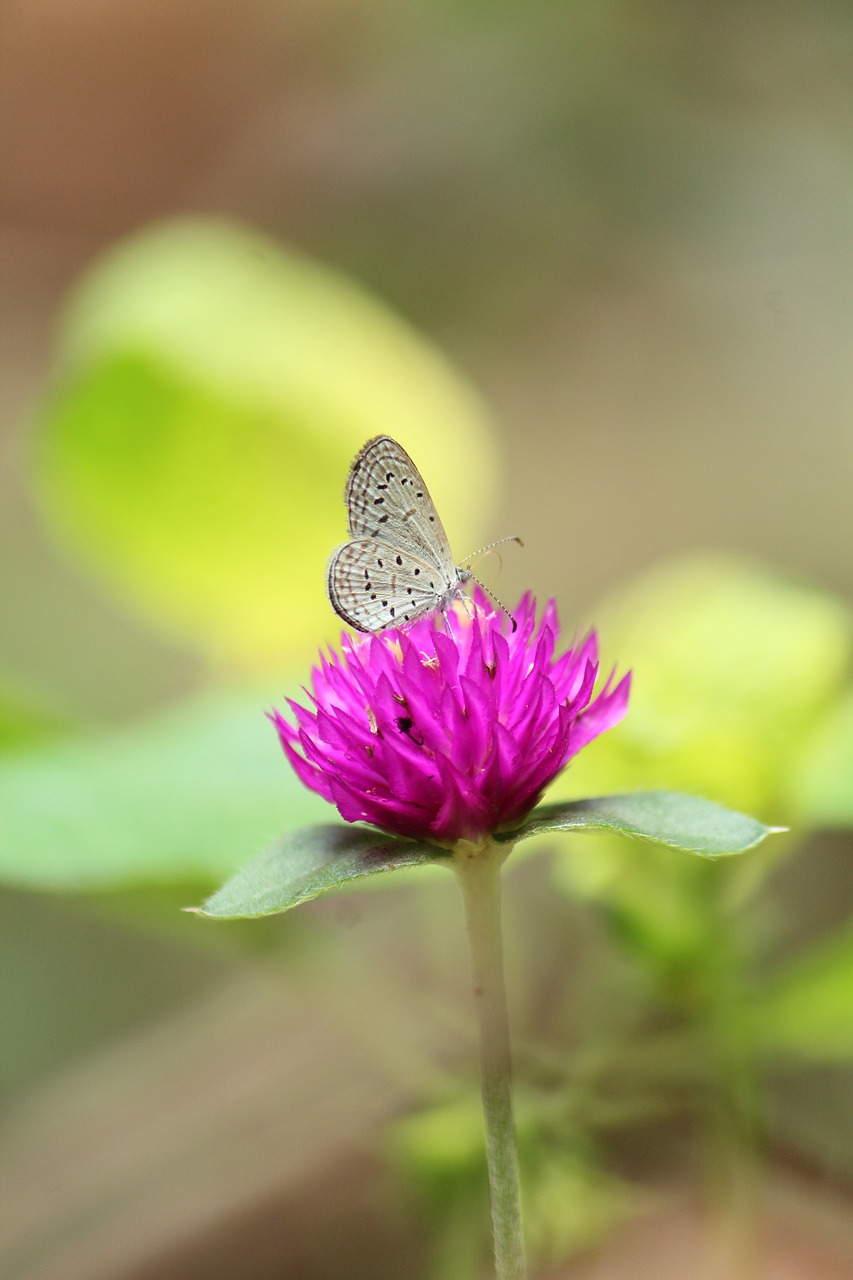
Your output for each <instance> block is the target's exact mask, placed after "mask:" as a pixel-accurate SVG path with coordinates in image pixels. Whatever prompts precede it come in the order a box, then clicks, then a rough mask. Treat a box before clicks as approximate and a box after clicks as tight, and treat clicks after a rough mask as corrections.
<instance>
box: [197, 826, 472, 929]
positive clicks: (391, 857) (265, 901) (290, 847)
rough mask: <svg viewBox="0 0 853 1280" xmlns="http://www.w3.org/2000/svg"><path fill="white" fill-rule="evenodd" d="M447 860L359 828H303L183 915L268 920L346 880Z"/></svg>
mask: <svg viewBox="0 0 853 1280" xmlns="http://www.w3.org/2000/svg"><path fill="white" fill-rule="evenodd" d="M449 857H450V855H449V854H447V853H443V852H442V851H441V850H440V849H435V848H432V847H431V846H430V845H425V844H416V843H415V842H414V841H410V840H394V839H392V838H391V837H389V836H383V835H380V834H379V832H377V831H369V830H366V829H365V828H364V827H341V826H333V825H331V824H329V825H326V826H320V827H309V828H308V830H307V831H293V832H291V833H290V834H289V835H286V836H282V838H281V839H280V840H276V842H275V844H272V845H270V847H269V848H268V849H265V850H264V852H263V853H262V854H260V855H259V856H258V857H257V858H255V859H254V860H253V861H252V862H250V863H248V864H247V865H246V866H245V867H243V868H242V869H241V870H240V871H238V872H237V874H236V875H234V876H232V877H231V879H230V880H229V881H228V882H227V883H226V884H224V885H223V886H222V888H221V889H219V890H218V891H217V892H216V893H215V894H213V896H212V897H211V898H208V900H207V902H205V904H204V906H203V907H200V908H189V909H190V910H195V911H196V913H197V914H198V915H204V916H215V917H216V918H218V919H221V920H236V919H245V918H247V917H257V916H269V915H274V914H275V913H276V912H278V911H289V910H290V908H291V907H297V906H299V904H300V903H301V902H308V901H309V900H310V899H311V898H316V897H317V896H318V895H319V894H321V893H328V892H329V890H330V889H338V888H340V886H341V885H344V884H347V883H349V881H350V880H359V879H362V878H363V877H364V876H375V875H380V874H382V873H383V872H386V871H397V870H399V869H400V868H402V867H422V866H426V865H428V864H435V863H441V862H447V861H448V860H449Z"/></svg>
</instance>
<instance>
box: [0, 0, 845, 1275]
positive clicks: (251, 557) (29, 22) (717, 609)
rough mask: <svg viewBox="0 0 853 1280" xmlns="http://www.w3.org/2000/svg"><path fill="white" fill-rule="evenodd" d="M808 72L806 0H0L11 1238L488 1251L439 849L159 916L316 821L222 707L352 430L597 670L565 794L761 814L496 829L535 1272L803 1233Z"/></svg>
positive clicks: (781, 1253) (823, 1005)
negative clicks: (594, 733)
mask: <svg viewBox="0 0 853 1280" xmlns="http://www.w3.org/2000/svg"><path fill="white" fill-rule="evenodd" d="M851 120H853V11H851V10H850V8H849V7H848V6H846V5H844V4H841V3H829V2H828V0H827V2H825V3H824V2H821V3H817V4H815V3H808V4H806V3H805V2H804V0H789V2H787V3H784V4H777V5H769V4H767V3H766V0H745V2H742V3H738V4H730V3H725V2H723V3H719V4H717V5H713V6H708V5H707V4H699V3H695V2H693V3H691V2H687V3H681V4H674V3H667V2H666V0H663V2H655V3H652V2H650V0H635V2H634V3H628V2H627V0H623V2H621V3H616V2H612V3H606V2H604V3H600V4H596V5H584V4H579V3H559V2H557V0H550V2H547V0H534V2H533V3H527V4H517V3H512V2H511V0H503V2H501V3H495V4H491V5H485V4H479V3H473V2H471V3H464V2H463V0H439V2H438V3H435V2H433V3H425V2H424V3H417V2H414V3H410V4H406V5H400V4H392V3H390V2H389V0H362V3H357V4H356V3H352V0H314V3H312V4H310V5H308V4H297V3H293V2H290V0H243V2H242V3H240V4H236V3H230V2H227V0H208V2H207V3H205V4H201V3H196V0H171V2H170V3H162V2H161V0H129V2H127V3H124V4H122V5H121V6H118V7H117V6H115V5H114V4H111V3H108V2H107V0H26V3H25V2H24V0H5V3H4V4H3V5H2V6H0V333H1V334H2V342H0V600H2V602H3V603H2V607H0V750H2V755H0V874H2V877H3V883H4V890H3V893H2V897H0V918H1V920H2V923H0V992H2V1002H3V1007H2V1025H3V1028H4V1030H3V1035H2V1038H0V1039H2V1043H0V1091H2V1101H3V1119H2V1126H3V1141H2V1143H0V1179H2V1182H3V1188H4V1191H3V1195H2V1196H0V1206H2V1207H0V1271H2V1273H3V1274H4V1275H6V1274H8V1275H10V1276H13V1277H18V1278H20V1280H53V1278H54V1277H56V1280H60V1278H61V1280H75V1278H76V1277H80V1278H81V1280H83V1277H85V1278H86V1280H108V1278H109V1280H114V1278H119V1277H120V1278H121V1280H143V1278H144V1280H155V1278H156V1280H165V1278H166V1277H173V1276H174V1277H177V1276H181V1277H193V1276H196V1275H198V1276H201V1275H204V1276H206V1277H210V1276H222V1277H226V1276H232V1275H234V1274H241V1275H249V1276H252V1277H256V1278H257V1280H265V1278H266V1277H301V1278H304V1280H313V1278H314V1277H320V1276H323V1277H330V1276H337V1275H340V1276H347V1277H351V1278H353V1280H358V1277H360V1276H364V1277H368V1276H370V1277H375V1276H379V1275H381V1276H385V1275H388V1276H396V1275H400V1276H424V1277H429V1280H465V1278H467V1277H473V1276H476V1275H478V1274H481V1273H483V1272H484V1268H485V1266H486V1261H485V1260H486V1259H487V1245H486V1243H485V1241H484V1237H483V1233H482V1228H483V1226H484V1224H485V1218H484V1212H485V1210H484V1201H483V1185H482V1166H481V1156H480V1148H479V1142H480V1133H479V1120H478V1115H477V1105H478V1104H477V1098H476V1092H475V1084H474V1075H473V1070H474V1068H473V1062H474V1045H473V1040H472V1029H471V1027H470V1025H469V1021H468V1017H467V1013H468V1006H467V990H466V973H465V956H464V949H463V942H462V938H461V932H462V930H461V913H460V911H459V909H458V904H457V903H456V902H455V899H454V896H453V886H452V885H451V886H448V885H445V884H444V883H443V880H442V878H441V877H438V878H433V877H422V878H421V880H420V881H418V882H417V883H415V882H411V881H408V880H407V879H406V878H405V877H403V878H401V882H400V886H399V888H395V887H393V886H392V887H390V888H385V889H383V890H381V891H370V892H367V891H364V892H359V893H352V894H348V895H347V896H346V897H341V898H339V899H335V900H329V901H323V902H318V903H315V904H313V905H312V906H310V907H308V908H306V909H305V910H304V911H303V913H301V914H300V913H296V914H295V915H294V916H293V917H290V916H288V917H283V918H281V919H277V920H273V921H266V922H258V923H257V924H255V925H252V926H251V927H249V926H246V927H245V928H244V927H242V926H233V927H232V926H222V925H212V924H205V923H203V922H201V921H198V920H194V919H192V918H190V917H188V916H182V915H181V914H180V913H179V911H178V908H179V906H181V905H184V904H186V903H189V902H196V901H199V900H200V897H201V896H203V894H204V893H205V892H207V891H209V890H210V889H211V888H213V887H214V886H215V885H216V883H217V882H218V880H219V878H221V876H222V875H223V874H226V873H227V872H228V871H230V870H232V869H234V868H236V867H237V866H239V865H240V864H241V862H243V861H244V860H246V858H248V857H249V856H251V855H252V853H254V852H255V851H256V850H257V849H258V848H259V847H261V845H262V844H263V843H264V842H265V841H266V840H268V839H270V838H272V837H273V836H275V835H276V834H278V833H279V832H280V831H282V830H286V829H288V828H289V827H296V826H298V825H300V824H302V823H305V822H308V821H312V820H316V819H317V818H318V817H324V816H326V815H325V814H324V811H323V808H322V806H320V805H318V804H316V803H314V802H313V800H312V797H310V796H304V795H302V794H301V793H300V792H299V791H298V789H297V787H296V784H295V783H294V781H293V780H292V779H291V778H290V777H289V775H288V774H287V772H286V767H285V765H284V762H283V761H282V760H281V759H280V757H279V755H278V751H277V747H276V744H275V741H274V738H273V735H272V734H271V732H270V730H269V728H268V726H267V725H266V722H265V721H264V719H263V714H262V712H263V709H264V708H265V707H268V706H269V705H270V704H271V702H272V701H273V700H280V699H281V698H282V697H283V695H284V693H285V692H290V691H292V690H293V689H294V688H296V687H297V686H298V685H299V683H300V682H301V681H302V680H304V679H305V678H306V673H307V671H308V668H309V666H310V663H311V661H312V656H313V654H314V653H315V651H316V648H317V645H318V644H319V643H321V642H322V641H324V640H333V639H334V637H335V635H336V634H337V630H338V629H337V626H336V623H335V619H334V617H333V616H332V614H331V611H330V610H329V608H328V605H327V604H326V602H325V598H324V592H323V571H324V566H325V560H326V556H327V554H328V551H329V550H330V549H331V547H332V546H333V545H334V544H335V543H336V542H337V541H339V540H340V539H341V538H342V536H343V533H344V516H345V513H344V510H343V506H342V503H341V489H342V484H343V480H344V478H345V475H346V469H347V466H348V463H349V461H350V459H351V457H352V456H353V454H354V453H355V451H356V449H357V448H358V447H359V445H360V444H361V443H362V442H363V441H364V439H366V438H367V437H368V436H369V435H371V434H375V433H377V432H381V431H388V432H390V433H391V434H394V435H395V436H397V437H398V438H399V439H400V440H401V441H402V442H403V443H404V444H405V445H406V446H407V447H408V448H409V449H410V450H411V452H412V453H413V454H414V455H415V458H416V460H417V461H418V463H419V465H421V468H422V470H423V471H424V473H425V476H426V478H427V480H428V482H429V484H430V487H431V489H432V491H433V492H434V494H435V496H436V499H437V502H438V505H439V507H440V509H441V511H442V513H443V515H444V517H445V523H446V525H447V527H448V531H449V533H450V536H451V540H452V542H453V545H454V548H455V550H456V551H457V553H458V554H459V555H462V554H464V553H466V552H468V551H469V550H472V549H474V547H476V546H478V545H481V544H482V543H485V542H487V541H489V540H491V539H492V538H497V537H500V536H502V535H504V534H514V533H519V534H521V535H523V537H524V542H525V545H524V548H523V549H521V550H519V549H516V548H514V547H510V548H509V549H507V550H506V551H505V552H504V553H503V555H502V557H501V558H500V560H496V559H494V558H491V557H490V558H488V559H486V560H484V561H483V562H482V563H481V572H482V574H483V576H484V577H485V579H486V580H487V581H488V583H489V584H490V585H491V586H492V587H493V588H494V590H495V591H496V592H497V593H498V594H499V595H500V597H501V598H502V599H505V600H506V601H507V602H510V603H511V602H512V601H514V600H516V599H517V598H518V596H519V594H520V592H521V591H522V590H523V589H525V588H526V587H532V588H533V589H534V590H535V591H536V592H537V593H538V594H539V595H540V596H543V597H544V596H548V595H555V596H556V597H557V598H558V600H559V602H560V607H561V613H562V617H563V621H564V625H565V626H566V629H567V631H568V632H569V633H571V632H572V631H573V630H574V629H575V628H582V627H584V626H588V625H590V623H592V622H595V623H597V624H598V626H599V627H600V630H601V633H602V641H603V644H604V648H605V651H606V653H607V654H608V657H609V658H610V659H612V660H614V661H615V660H618V661H619V662H620V663H621V664H622V665H623V666H624V665H631V666H633V667H634V669H635V672H636V675H635V699H634V709H633V711H632V715H631V716H630V717H629V719H628V720H627V721H626V722H625V724H624V726H622V727H620V729H619V730H617V731H615V732H614V733H613V734H612V735H610V737H609V738H608V739H606V740H602V742H601V743H600V744H597V745H596V746H595V747H594V748H593V749H591V751H590V752H589V756H588V759H585V760H583V761H581V762H579V764H578V766H577V768H573V769H572V770H571V771H570V773H569V775H567V778H566V779H565V781H564V782H562V783H561V784H560V787H561V788H562V792H563V793H564V794H583V793H584V791H586V792H591V791H596V790H604V789H608V788H610V789H616V788H620V787H622V788H631V787H637V786H670V787H680V788H683V789H686V790H690V791H694V792H697V793H701V794H705V795H708V796H709V797H710V798H712V799H717V800H720V801H721V802H724V803H727V804H730V805H734V806H736V807H740V808H743V809H746V810H749V811H752V812H755V813H756V814H757V815H758V816H760V817H762V818H764V819H766V820H769V821H772V822H775V823H779V824H789V825H791V827H792V828H793V830H792V834H791V835H790V836H788V837H785V838H784V839H780V840H778V841H777V842H776V846H775V847H773V848H771V847H770V845H768V846H767V849H766V851H764V850H762V851H761V852H760V853H758V854H755V855H748V856H747V857H746V858H744V859H743V860H742V861H741V862H740V863H739V865H738V866H737V867H732V868H729V867H726V868H718V867H712V868H708V867H705V866H699V867H695V866H693V865H692V864H690V865H689V866H688V865H687V864H686V863H684V862H683V861H680V860H679V859H677V858H676V857H675V856H674V855H672V854H667V855H666V856H664V855H663V854H658V853H656V852H655V851H651V852H650V851H649V850H645V849H643V848H641V847H639V846H636V845H628V846H626V847H623V846H622V845H619V844H617V843H614V842H608V841H607V840H605V839H603V838H601V839H592V838H584V839H583V840H578V841H576V842H570V841H566V842H565V843H564V845H561V846H560V847H559V849H555V850H553V851H550V849H546V850H543V852H545V853H547V854H548V856H543V857H540V858H534V859H530V860H527V859H525V860H519V865H518V867H517V869H516V870H515V871H513V872H512V874H511V877H510V880H509V882H508V891H507V898H508V908H507V909H508V920H507V938H508V948H509V964H510V976H511V984H512V993H511V995H512V1002H513V1022H514V1025H515V1029H516V1036H517V1046H518V1047H517V1087H518V1091H519V1123H520V1128H521V1134H522V1145H523V1149H524V1153H525V1155H524V1158H525V1190H526V1197H527V1210H528V1222H529V1230H530V1237H531V1241H530V1243H531V1252H532V1254H533V1255H534V1257H535V1258H536V1260H537V1267H538V1269H539V1270H540V1271H541V1273H542V1274H546V1273H547V1274H549V1275H558V1274H559V1275H563V1274H566V1275H573V1276H587V1275H589V1276H592V1275H595V1276H611V1275H613V1276H617V1275H618V1276H627V1275H631V1276H637V1275H642V1274H645V1272H644V1271H643V1268H644V1267H646V1268H647V1270H648V1274H650V1275H660V1274H662V1273H663V1274H666V1273H667V1268H668V1267H669V1268H670V1269H673V1273H675V1271H681V1273H683V1272H684V1269H685V1265H686V1264H685V1261H684V1260H685V1258H689V1259H690V1260H691V1262H690V1265H691V1267H693V1269H694V1270H693V1271H691V1274H694V1273H695V1274H702V1271H701V1268H705V1273H707V1274H708V1275H709V1276H714V1277H716V1276H728V1275H731V1274H736V1273H737V1268H738V1267H740V1268H742V1269H745V1270H746V1271H747V1272H748V1273H750V1272H751V1273H752V1274H759V1275H760V1274H768V1275H769V1274H773V1275H776V1276H787V1275H791V1276H803V1277H807V1276H812V1275H814V1276H821V1277H829V1276H835V1275H839V1276H840V1275H842V1274H847V1271H846V1270H845V1268H846V1267H847V1266H849V1257H850V1256H851V1250H853V1214H851V1205H850V1195H851V1187H853V1156H851V1144H850V1141H849V1135H850V1133H851V1132H853V1072H851V1068H850V1061H851V1058H853V930H851V926H850V917H851V907H853V874H852V873H851V870H850V853H851V843H850V839H851V837H850V828H851V825H853V684H851V668H850V655H851V641H853V630H851V614H850V602H851V600H853V557H851V554H850V490H851V477H852V476H853V430H851V425H850V424H851V416H852V415H853V380H851V375H850V367H851V366H850V355H849V353H850V350H851V345H852V344H853V311H851V307H850V301H849V300H850V297H851V293H853V288H851V286H853V134H851V123H850V122H851ZM575 844H577V847H575ZM773 1268H775V1270H774V1269H773Z"/></svg>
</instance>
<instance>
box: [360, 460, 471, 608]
mask: <svg viewBox="0 0 853 1280" xmlns="http://www.w3.org/2000/svg"><path fill="white" fill-rule="evenodd" d="M344 496H345V499H346V504H347V509H348V511H349V527H350V533H351V534H352V535H353V537H354V538H375V539H378V540H380V541H387V542H388V543H389V544H390V545H392V546H393V547H394V548H396V549H397V550H398V551H400V552H406V553H408V554H410V555H412V556H415V557H417V558H418V559H419V560H420V561H421V562H422V563H423V564H425V565H427V566H430V567H433V568H434V570H435V572H436V573H438V574H439V576H440V578H441V579H442V580H443V581H444V583H445V584H446V587H445V589H447V587H449V586H450V584H451V583H455V582H456V564H455V561H454V559H453V554H452V552H451V550H450V543H449V542H448V539H447V534H446V533H445V531H444V526H443V525H442V523H441V520H440V518H439V515H438V512H437V511H436V509H435V506H434V505H433V501H432V498H431V497H430V495H429V490H428V489H427V487H426V485H425V484H424V479H423V476H422V475H421V473H420V472H419V471H418V469H417V467H416V466H415V464H414V462H412V459H411V458H410V457H409V455H408V454H407V453H406V450H405V449H404V448H403V447H402V445H399V444H398V443H397V441H396V440H392V439H391V437H390V436H375V437H374V439H373V440H368V442H367V444H366V445H364V446H363V448H362V449H361V450H360V451H359V453H358V455H357V457H356V459H355V461H354V462H353V464H352V467H351V469H350V473H349V479H348V480H347V487H346V492H345V495H344ZM437 585H438V582H437V580H436V586H437ZM433 607H436V606H433Z"/></svg>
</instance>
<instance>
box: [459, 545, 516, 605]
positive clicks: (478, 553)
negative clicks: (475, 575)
mask: <svg viewBox="0 0 853 1280" xmlns="http://www.w3.org/2000/svg"><path fill="white" fill-rule="evenodd" d="M505 542H517V543H518V545H519V546H520V547H523V546H524V543H523V542H522V541H521V538H519V537H518V535H517V534H514V533H513V534H510V536H509V537H508V538H498V540H497V542H488V543H486V545H485V546H484V547H480V550H479V551H472V552H471V554H470V556H466V557H465V559H464V560H463V561H462V564H463V565H464V564H467V563H468V561H469V560H476V559H478V557H479V556H484V555H485V554H486V552H487V551H493V550H494V548H495V547H502V546H503V544H504V543H505ZM475 581H476V579H475ZM480 586H483V584H482V583H480ZM483 590H485V587H484V588H483ZM492 598H493V599H494V597H492ZM501 608H503V606H501ZM504 613H506V609H504Z"/></svg>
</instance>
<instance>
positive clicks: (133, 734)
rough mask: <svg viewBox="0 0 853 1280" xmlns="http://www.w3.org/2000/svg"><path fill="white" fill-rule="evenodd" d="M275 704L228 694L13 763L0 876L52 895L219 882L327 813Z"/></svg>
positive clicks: (0, 785)
mask: <svg viewBox="0 0 853 1280" xmlns="http://www.w3.org/2000/svg"><path fill="white" fill-rule="evenodd" d="M270 701H271V700H270V698H269V696H268V695H267V696H266V697H265V696H263V695H261V694H259V693H245V692H243V693H239V694H238V693H232V694H230V695H226V694H219V695H217V696H215V697H206V698H203V699H197V700H193V701H192V702H191V703H189V704H185V705H184V706H182V707H180V708H178V709H176V710H170V711H169V712H167V713H165V714H164V713H160V714H159V715H157V716H153V717H151V718H150V719H148V720H145V721H143V722H141V723H137V724H133V725H130V726H128V727H125V728H122V729H119V730H112V731H110V732H104V733H99V734H98V735H96V736H92V737H90V738H87V739H79V738H78V739H74V740H70V741H64V742H59V743H57V742H54V743H53V744H51V745H50V746H47V747H43V748H41V749H39V750H31V751H29V752H27V753H26V754H19V755H14V756H13V755H9V756H7V757H6V758H5V759H4V761H3V763H2V764H0V878H2V879H5V880H6V881H8V882H9V883H12V884H16V885H20V886H29V887H32V888H40V889H50V890H58V889H76V890H82V889H85V890H89V889H106V888H121V887H125V886H131V885H145V884H170V883H176V882H180V881H186V880H188V879H194V880H195V881H196V882H197V881H198V880H199V879H201V880H202V881H203V882H207V883H211V884H213V883H216V881H217V880H219V879H221V878H222V876H223V875H228V874H230V872H232V871H233V870H234V869H235V867H237V866H238V865H239V863H240V861H241V859H242V858H243V857H245V853H246V850H247V849H249V850H252V849H258V848H261V847H263V845H265V844H266V843H267V841H269V840H270V839H271V838H272V837H273V836H274V834H275V833H276V832H279V831H281V830H282V829H287V828H289V827H298V826H302V825H304V824H305V823H307V822H311V821H316V820H317V818H319V817H321V816H323V815H325V814H327V813H328V812H329V807H328V805H327V804H326V803H325V802H324V801H323V800H321V799H320V797H319V796H317V795H315V794H314V793H313V792H311V791H308V790H307V789H306V788H305V787H303V785H302V784H301V783H300V782H299V780H298V779H297V778H296V776H295V774H294V773H293V770H292V769H291V768H290V766H289V765H288V764H287V761H286V760H285V759H284V756H283V755H282V752H281V749H280V747H279V743H278V739H277V737H276V734H275V730H274V729H273V727H272V726H271V725H270V724H269V722H268V721H267V720H266V718H265V716H264V714H263V713H264V709H265V708H266V707H269V706H270ZM275 701H279V698H276V699H275Z"/></svg>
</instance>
